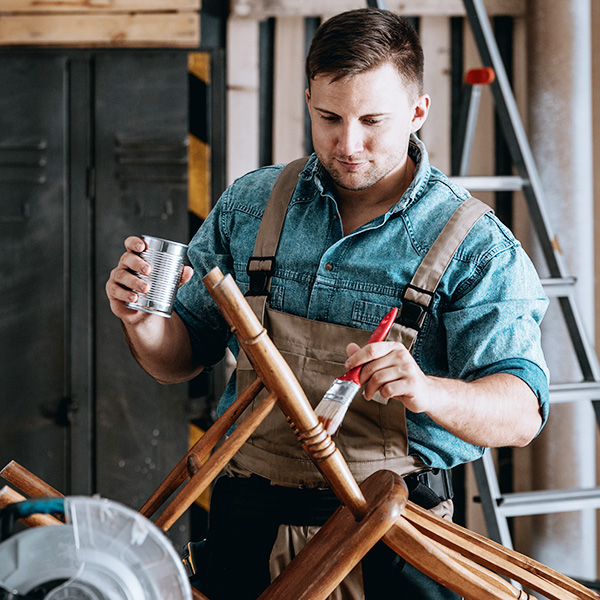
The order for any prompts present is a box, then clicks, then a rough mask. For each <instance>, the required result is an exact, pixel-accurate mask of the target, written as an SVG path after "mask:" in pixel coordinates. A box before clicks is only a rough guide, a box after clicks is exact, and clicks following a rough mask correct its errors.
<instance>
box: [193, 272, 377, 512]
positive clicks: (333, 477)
mask: <svg viewBox="0 0 600 600" xmlns="http://www.w3.org/2000/svg"><path fill="white" fill-rule="evenodd" d="M203 281H204V284H205V285H206V287H207V289H208V291H209V292H210V293H211V295H212V297H213V298H214V300H215V302H216V303H217V305H218V306H219V308H220V309H221V310H222V312H223V314H224V316H225V318H226V319H227V321H228V322H229V325H230V326H231V328H232V331H233V332H234V334H235V335H236V337H237V339H238V341H239V342H240V345H241V348H242V350H243V351H244V352H245V353H246V355H247V356H248V357H249V358H250V362H251V363H252V364H253V365H260V373H259V375H260V377H261V379H262V380H263V383H264V384H265V387H266V388H267V389H268V390H269V391H271V392H273V393H274V394H275V396H277V398H278V401H279V405H280V407H281V409H282V410H283V412H284V413H285V415H286V416H287V417H289V418H290V419H291V420H292V421H293V423H294V425H295V427H296V432H297V435H299V436H302V435H304V434H306V433H308V432H311V433H310V436H309V438H308V439H311V438H312V439H315V438H318V437H319V435H318V431H319V429H320V428H321V429H322V425H321V423H320V422H319V420H318V419H317V416H316V415H315V412H314V410H313V409H312V407H311V406H310V403H309V401H308V399H307V398H306V395H305V393H304V390H303V389H302V387H301V386H300V384H299V383H298V380H297V379H296V377H295V375H294V374H293V372H292V370H291V369H290V367H289V365H288V364H287V362H286V361H285V360H284V358H283V357H282V356H281V354H280V353H279V351H278V350H277V348H276V347H275V344H273V342H272V341H271V339H270V338H269V336H268V335H267V332H266V331H265V329H264V328H263V326H262V325H261V324H260V322H259V320H258V319H257V318H256V316H255V314H254V313H253V312H252V309H251V308H250V306H249V305H248V303H247V302H246V299H245V298H244V296H243V295H242V293H241V291H240V289H239V288H238V287H237V285H236V283H235V281H234V280H233V278H232V277H231V275H227V276H225V277H224V276H223V274H222V273H221V271H220V270H219V269H218V267H215V268H214V269H212V270H211V271H210V272H209V273H208V274H207V275H206V276H205V278H204V280H203ZM326 441H327V445H328V446H330V448H329V450H327V451H325V452H324V453H323V446H322V444H321V443H319V445H318V447H319V452H320V454H319V455H318V456H317V455H315V456H312V455H311V448H312V446H311V445H310V444H305V446H304V447H305V450H306V451H307V453H308V455H309V457H310V458H312V459H313V461H314V463H315V464H316V465H317V467H318V468H319V470H320V471H321V473H322V474H323V476H324V477H325V478H326V479H327V481H328V482H329V485H331V487H332V489H333V490H334V491H335V493H336V494H337V496H338V497H339V498H340V499H341V500H342V502H343V503H344V504H345V505H346V506H348V508H349V509H350V511H351V512H352V514H353V515H354V516H355V517H356V518H357V519H360V518H362V516H364V515H365V514H366V513H367V505H366V502H365V498H364V496H363V494H362V492H361V490H360V487H359V486H358V484H357V483H356V480H355V479H354V477H353V476H352V474H351V472H350V469H349V468H348V465H347V463H346V461H345V460H344V459H343V457H342V455H341V453H340V451H339V450H338V449H337V447H336V446H335V444H334V443H333V441H332V440H331V438H329V436H327V440H326Z"/></svg>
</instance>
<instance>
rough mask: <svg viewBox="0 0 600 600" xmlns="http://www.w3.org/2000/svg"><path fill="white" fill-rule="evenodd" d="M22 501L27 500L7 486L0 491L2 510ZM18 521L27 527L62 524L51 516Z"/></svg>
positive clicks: (39, 516) (35, 516)
mask: <svg viewBox="0 0 600 600" xmlns="http://www.w3.org/2000/svg"><path fill="white" fill-rule="evenodd" d="M23 500H27V498H26V497H25V496H23V495H22V494H19V492H17V491H16V490H13V489H12V488H11V487H9V486H7V485H5V486H4V487H3V488H1V489H0V508H4V507H5V506H8V505H9V504H15V503H16V502H23ZM19 521H21V523H24V524H25V525H27V526H28V527H39V526H41V525H62V524H63V523H62V522H61V521H59V520H58V519H57V518H56V517H53V516H52V515H31V516H30V517H25V518H24V519H19Z"/></svg>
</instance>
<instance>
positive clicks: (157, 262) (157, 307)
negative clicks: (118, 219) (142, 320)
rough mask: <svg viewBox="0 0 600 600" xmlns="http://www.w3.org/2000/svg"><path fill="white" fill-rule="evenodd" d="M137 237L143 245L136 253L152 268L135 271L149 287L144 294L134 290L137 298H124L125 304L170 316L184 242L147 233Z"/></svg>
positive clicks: (185, 256) (185, 255)
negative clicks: (144, 243) (140, 250)
mask: <svg viewBox="0 0 600 600" xmlns="http://www.w3.org/2000/svg"><path fill="white" fill-rule="evenodd" d="M141 238H142V239H143V240H144V241H145V242H146V246H147V248H146V250H144V251H143V252H141V253H140V256H141V257H142V258H143V259H144V260H145V261H146V262H147V263H149V264H151V265H152V271H151V273H150V275H144V274H143V273H137V275H138V276H139V277H140V279H142V280H143V281H146V282H147V283H149V284H150V289H149V290H148V292H147V293H145V294H142V293H138V300H137V302H128V303H127V306H128V307H129V308H134V309H136V310H142V311H144V312H147V313H151V314H156V315H160V316H161V317H167V318H170V317H171V313H172V312H173V304H174V303H175V295H176V294H177V288H178V287H179V283H180V281H181V275H182V273H183V267H184V265H185V264H186V261H187V245H186V244H180V243H179V242H171V241H169V240H163V239H162V238H157V237H154V236H151V235H142V236H141Z"/></svg>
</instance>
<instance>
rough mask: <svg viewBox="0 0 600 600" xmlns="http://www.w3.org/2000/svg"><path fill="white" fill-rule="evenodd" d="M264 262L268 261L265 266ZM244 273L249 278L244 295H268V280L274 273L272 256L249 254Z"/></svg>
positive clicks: (273, 258)
mask: <svg viewBox="0 0 600 600" xmlns="http://www.w3.org/2000/svg"><path fill="white" fill-rule="evenodd" d="M264 263H269V264H268V266H266V265H265V264H264ZM246 273H247V274H248V277H249V278H250V284H249V286H248V291H247V292H246V293H245V296H267V297H269V295H270V292H269V281H270V280H271V277H272V275H273V273H275V257H274V256H251V257H250V258H249V259H248V264H247V265H246Z"/></svg>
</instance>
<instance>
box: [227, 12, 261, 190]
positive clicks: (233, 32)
mask: <svg viewBox="0 0 600 600" xmlns="http://www.w3.org/2000/svg"><path fill="white" fill-rule="evenodd" d="M227 89H228V91H227V105H228V123H227V183H231V182H232V181H233V180H234V179H235V178H236V177H240V176H241V175H243V174H244V173H247V172H248V171H252V170H254V169H256V168H258V166H259V155H258V147H259V146H258V140H259V135H258V123H259V112H258V110H259V98H258V93H259V22H258V21H255V20H252V19H235V18H232V19H229V21H228V23H227Z"/></svg>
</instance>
